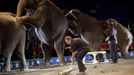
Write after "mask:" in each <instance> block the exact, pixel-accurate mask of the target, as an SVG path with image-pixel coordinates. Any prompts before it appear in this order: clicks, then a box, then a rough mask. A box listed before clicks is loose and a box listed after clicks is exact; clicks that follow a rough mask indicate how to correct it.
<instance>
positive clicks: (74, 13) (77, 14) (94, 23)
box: [66, 9, 133, 58]
mask: <svg viewBox="0 0 134 75" xmlns="http://www.w3.org/2000/svg"><path fill="white" fill-rule="evenodd" d="M66 17H67V18H68V20H69V22H70V23H69V28H68V30H70V31H71V32H72V33H73V34H76V33H77V34H79V35H80V36H81V38H82V39H84V40H85V41H87V42H88V43H90V44H91V46H92V47H91V48H92V49H93V50H99V49H100V48H101V45H102V43H103V41H104V39H105V35H104V34H107V33H108V30H109V28H108V26H107V24H106V23H105V22H101V21H99V20H97V19H96V18H94V17H91V16H90V15H88V14H86V13H83V12H81V11H79V10H77V9H72V10H70V12H69V13H67V14H66ZM109 20H111V19H109ZM112 21H114V23H115V26H114V27H115V28H116V29H117V40H118V46H119V47H120V49H121V50H122V51H123V52H124V54H125V56H126V58H129V57H130V55H129V54H128V48H129V46H130V45H131V43H132V40H133V37H132V34H131V33H130V32H129V31H128V29H127V28H125V27H123V26H122V25H121V24H120V23H119V22H117V21H116V20H113V19H112Z"/></svg>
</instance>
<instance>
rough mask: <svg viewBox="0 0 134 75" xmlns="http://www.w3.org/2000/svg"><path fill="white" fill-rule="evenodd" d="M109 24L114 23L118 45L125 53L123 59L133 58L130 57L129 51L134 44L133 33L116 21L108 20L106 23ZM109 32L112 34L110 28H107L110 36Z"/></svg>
mask: <svg viewBox="0 0 134 75" xmlns="http://www.w3.org/2000/svg"><path fill="white" fill-rule="evenodd" d="M109 22H112V23H113V27H114V28H115V29H116V30H117V40H118V44H117V45H118V47H119V49H120V50H121V51H122V53H123V58H125V59H129V58H132V56H130V54H129V52H128V49H129V47H130V46H131V44H132V42H133V36H132V34H131V32H130V31H129V30H128V29H127V28H126V27H124V26H123V25H122V24H121V23H119V22H118V21H117V20H115V19H108V20H107V21H106V23H109ZM105 25H107V24H105ZM109 32H110V28H107V30H106V34H108V33H109Z"/></svg>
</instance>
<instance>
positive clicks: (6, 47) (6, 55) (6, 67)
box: [1, 37, 17, 72]
mask: <svg viewBox="0 0 134 75" xmlns="http://www.w3.org/2000/svg"><path fill="white" fill-rule="evenodd" d="M10 38H11V37H10ZM3 42H4V43H3V44H2V52H1V54H2V55H3V60H4V64H3V67H2V68H1V70H2V71H5V72H8V71H11V64H10V63H11V56H12V53H13V51H14V49H15V47H16V43H17V41H16V40H13V39H8V40H5V41H3Z"/></svg>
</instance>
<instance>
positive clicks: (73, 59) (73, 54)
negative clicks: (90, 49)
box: [71, 51, 78, 64]
mask: <svg viewBox="0 0 134 75" xmlns="http://www.w3.org/2000/svg"><path fill="white" fill-rule="evenodd" d="M77 52H78V51H73V52H72V60H71V63H72V64H73V63H74V61H75V55H76V54H77Z"/></svg>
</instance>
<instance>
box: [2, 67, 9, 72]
mask: <svg viewBox="0 0 134 75" xmlns="http://www.w3.org/2000/svg"><path fill="white" fill-rule="evenodd" d="M1 71H2V72H9V71H11V69H4V68H3V69H1Z"/></svg>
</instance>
